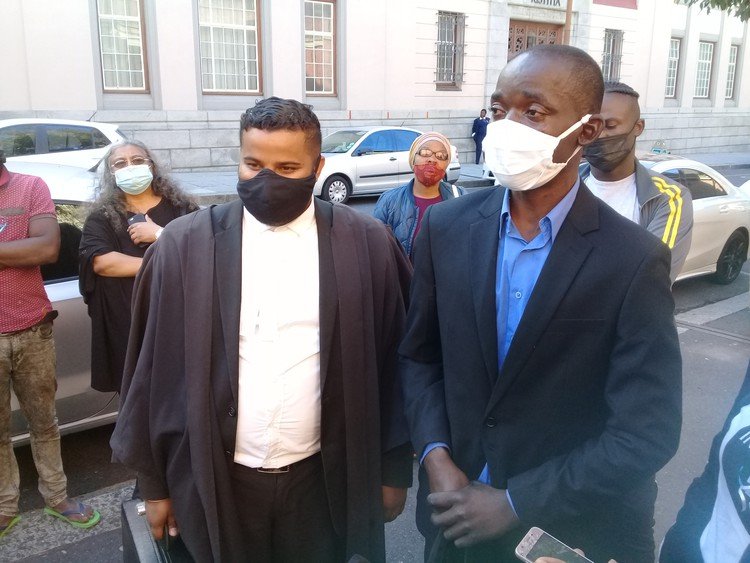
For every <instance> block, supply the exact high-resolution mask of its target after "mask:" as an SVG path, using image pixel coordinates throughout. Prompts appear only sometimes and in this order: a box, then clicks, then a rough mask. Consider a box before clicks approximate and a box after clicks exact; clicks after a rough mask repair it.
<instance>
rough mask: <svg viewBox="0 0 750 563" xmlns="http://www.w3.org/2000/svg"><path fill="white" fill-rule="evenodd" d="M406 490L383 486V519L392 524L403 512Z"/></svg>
mask: <svg viewBox="0 0 750 563" xmlns="http://www.w3.org/2000/svg"><path fill="white" fill-rule="evenodd" d="M405 504H406V489H400V488H398V487H389V486H388V485H383V518H384V519H385V521H386V522H393V521H394V520H395V519H396V518H398V515H399V514H401V513H402V512H403V511H404V505H405Z"/></svg>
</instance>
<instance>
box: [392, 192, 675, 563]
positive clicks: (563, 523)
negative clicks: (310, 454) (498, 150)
mask: <svg viewBox="0 0 750 563" xmlns="http://www.w3.org/2000/svg"><path fill="white" fill-rule="evenodd" d="M502 197H503V193H502V189H487V190H482V191H479V192H475V193H473V194H469V195H467V196H465V197H461V198H458V199H455V200H451V201H448V202H444V203H443V204H441V205H439V206H433V207H431V208H430V209H429V210H428V211H427V213H426V214H425V217H424V219H423V223H422V229H421V230H420V233H419V235H418V236H417V240H416V246H415V250H414V253H415V273H414V278H413V282H412V288H411V298H410V299H411V304H410V309H409V313H408V320H407V332H406V336H405V338H404V340H403V342H402V345H401V347H400V349H399V353H400V371H401V376H402V378H403V385H404V396H405V401H406V410H407V418H408V419H409V426H410V432H411V438H412V444H413V446H414V449H415V451H416V452H417V453H418V454H421V452H422V451H423V449H424V447H425V445H427V444H428V443H430V442H434V441H442V442H445V443H447V444H449V445H450V448H451V452H452V456H453V459H454V460H455V462H456V463H457V465H458V466H459V467H460V468H461V469H462V470H463V471H464V472H465V473H466V474H467V475H468V477H469V478H470V479H476V478H477V476H478V475H479V474H480V472H481V470H482V467H483V466H484V464H485V462H487V463H489V468H490V474H491V478H492V483H493V485H494V486H495V487H498V488H503V489H505V488H507V489H508V490H509V491H510V495H511V497H512V500H513V503H514V506H515V509H516V511H517V513H518V515H519V517H520V519H521V522H522V524H521V526H520V527H519V528H518V529H517V530H516V531H515V532H512V533H509V534H507V535H506V536H505V537H504V538H503V539H501V540H500V541H498V542H492V543H490V544H486V545H485V546H484V549H485V550H488V552H486V553H484V554H479V555H476V557H475V559H476V560H481V559H483V558H484V559H486V558H487V557H491V559H492V560H493V561H505V560H507V561H515V557H514V555H513V549H514V547H515V544H516V543H517V542H518V539H519V538H520V536H521V535H523V533H525V532H526V531H527V530H528V528H529V527H530V526H540V527H542V528H544V529H546V530H547V531H549V532H550V533H552V534H553V535H554V536H556V537H558V538H559V539H561V540H562V541H564V542H566V543H567V544H568V545H572V546H577V547H581V548H583V549H584V550H585V551H586V552H587V554H588V555H591V556H593V559H594V560H596V561H598V560H599V559H600V558H601V559H604V560H607V559H608V558H610V557H612V558H614V559H616V560H618V561H629V562H630V561H648V560H650V561H653V551H654V543H653V530H652V526H653V512H654V502H655V499H656V484H655V482H654V475H655V473H656V472H657V471H658V470H659V469H660V468H661V467H662V466H664V465H665V464H666V462H667V461H668V460H669V459H670V458H671V457H672V456H673V455H674V453H675V451H676V450H677V445H678V442H679V433H680V425H681V375H682V374H681V371H682V366H681V357H680V350H679V343H678V339H677V332H676V329H675V324H674V316H673V312H674V302H673V299H672V294H671V290H670V280H669V250H668V249H667V248H666V246H665V245H663V244H662V243H661V241H660V240H659V239H657V238H656V237H654V236H653V235H651V234H650V233H648V232H647V231H645V230H644V229H643V228H641V227H639V226H638V225H636V224H635V223H632V222H630V221H628V220H626V219H624V218H623V217H621V216H620V215H618V214H617V213H616V212H615V211H613V210H612V209H611V208H609V207H607V206H606V205H604V204H603V203H601V202H600V201H599V200H598V199H597V198H596V197H594V196H593V195H592V194H591V192H590V191H589V190H588V189H587V188H586V187H585V185H583V184H581V187H580V189H579V192H578V195H577V197H576V200H575V202H574V204H573V207H572V208H571V210H570V213H569V214H568V216H567V218H566V220H565V221H564V223H563V225H562V227H561V229H560V231H559V233H558V235H557V238H556V239H555V242H554V245H553V247H552V250H551V252H550V255H549V257H548V259H547V261H546V263H545V265H544V268H543V269H542V272H541V274H540V276H539V279H538V281H537V284H536V287H535V289H534V292H533V294H532V296H531V299H530V301H529V303H528V306H527V307H526V310H525V313H524V316H523V318H522V319H521V322H520V324H519V327H518V331H517V332H516V335H515V338H514V340H513V342H512V344H511V347H510V349H509V351H508V355H507V357H506V359H505V362H504V364H503V367H502V371H501V372H500V373H498V366H497V364H498V359H497V358H498V353H497V328H496V315H495V268H496V263H497V248H498V229H499V216H500V208H501V204H502ZM427 488H428V487H427V482H426V479H425V475H424V474H422V475H421V479H420V494H419V499H418V509H417V510H418V515H417V520H418V526H419V528H420V530H421V531H422V532H423V533H424V534H425V535H426V536H427V539H428V546H429V540H430V538H431V537H432V536H433V535H434V534H435V530H434V528H432V526H431V524H430V523H429V507H428V506H427V505H426V503H425V496H426V493H427V492H428V491H427ZM480 551H481V550H480ZM470 559H471V557H470Z"/></svg>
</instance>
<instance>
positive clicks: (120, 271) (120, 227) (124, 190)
mask: <svg viewBox="0 0 750 563" xmlns="http://www.w3.org/2000/svg"><path fill="white" fill-rule="evenodd" d="M197 208H198V206H197V205H196V204H195V203H194V202H193V201H192V200H191V199H190V198H188V197H187V196H186V195H185V194H183V193H182V191H181V190H180V189H179V188H178V187H177V185H176V184H175V182H174V181H173V180H171V179H170V178H168V177H167V176H165V175H164V173H163V172H162V170H161V169H160V167H159V164H158V163H157V162H156V160H155V159H154V156H153V155H152V153H151V151H149V150H148V148H146V146H145V145H144V144H143V143H140V142H138V141H127V142H124V143H120V144H117V145H113V146H112V147H111V148H110V150H109V152H108V153H107V155H106V156H105V157H104V166H103V172H102V177H101V182H100V185H99V193H98V197H97V199H96V200H95V201H94V203H93V206H92V209H91V212H90V214H89V216H88V217H87V218H86V222H85V224H84V227H83V237H82V238H81V245H80V249H79V265H80V278H79V283H80V289H81V295H83V299H84V301H85V302H86V304H87V305H88V312H89V316H90V317H91V387H93V388H94V389H96V390H98V391H104V392H111V391H120V383H121V382H122V370H123V366H124V362H125V350H126V348H127V344H128V333H129V331H130V301H131V296H132V293H133V283H134V281H135V275H136V274H137V273H138V270H139V268H140V267H141V260H142V258H143V255H144V254H145V253H146V250H147V249H148V247H149V246H150V245H151V244H153V243H154V242H156V240H157V239H158V238H159V235H160V234H161V231H162V228H163V227H164V226H165V225H166V224H167V223H169V222H170V221H172V220H173V219H175V218H177V217H180V216H182V215H185V214H187V213H190V212H191V211H194V210H196V209H197Z"/></svg>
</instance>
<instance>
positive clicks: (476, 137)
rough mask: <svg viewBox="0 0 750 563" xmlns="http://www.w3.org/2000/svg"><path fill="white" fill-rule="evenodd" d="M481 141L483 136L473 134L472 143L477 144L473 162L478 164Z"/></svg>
mask: <svg viewBox="0 0 750 563" xmlns="http://www.w3.org/2000/svg"><path fill="white" fill-rule="evenodd" d="M482 141H484V137H479V136H478V135H474V144H475V145H476V146H477V154H476V162H475V164H479V161H480V160H481V158H482Z"/></svg>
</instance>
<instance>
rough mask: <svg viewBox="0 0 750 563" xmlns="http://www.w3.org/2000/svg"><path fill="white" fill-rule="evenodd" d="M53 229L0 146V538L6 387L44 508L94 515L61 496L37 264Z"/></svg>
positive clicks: (67, 515)
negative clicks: (20, 419)
mask: <svg viewBox="0 0 750 563" xmlns="http://www.w3.org/2000/svg"><path fill="white" fill-rule="evenodd" d="M59 250H60V229H59V227H58V225H57V219H56V216H55V204H54V203H53V201H52V198H51V197H50V193H49V188H47V184H45V183H44V181H43V180H42V179H41V178H37V177H36V176H28V175H26V174H17V173H14V172H10V171H9V170H8V169H7V168H6V167H5V155H4V154H3V152H2V151H0V537H2V536H4V535H5V534H6V533H7V532H8V531H9V530H10V529H11V528H12V527H13V526H14V525H15V524H17V523H18V522H19V520H20V519H21V517H20V516H19V515H18V500H19V496H20V491H19V486H20V477H19V474H18V464H17V462H16V456H15V454H14V452H13V444H12V443H11V406H10V390H11V387H12V388H13V391H14V392H15V394H16V397H17V398H18V402H19V404H20V406H21V411H22V412H23V414H24V416H25V417H26V421H27V422H28V425H29V435H30V437H31V452H32V454H33V457H34V465H35V466H36V470H37V473H38V474H39V493H40V494H41V495H42V497H44V502H45V505H46V507H45V509H44V511H45V512H46V513H47V514H49V515H51V516H55V517H57V518H60V519H61V520H64V521H65V522H67V523H69V524H71V525H72V526H75V527H77V528H90V527H91V526H93V525H95V524H96V523H97V522H99V520H100V518H101V516H100V514H99V512H97V511H95V510H94V509H93V508H91V507H90V506H88V505H85V504H83V503H81V502H77V501H74V500H72V499H69V498H68V494H67V479H66V477H65V472H64V471H63V463H62V458H61V456H60V430H59V428H58V426H57V415H56V411H55V391H56V390H57V383H56V380H55V367H56V360H55V342H54V339H53V331H52V321H53V320H54V319H55V317H57V311H54V310H53V309H52V304H51V303H50V301H49V298H48V297H47V293H46V292H45V290H44V284H43V281H42V274H41V271H40V268H39V267H40V266H41V265H43V264H51V263H53V262H55V261H56V260H57V255H58V252H59Z"/></svg>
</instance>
